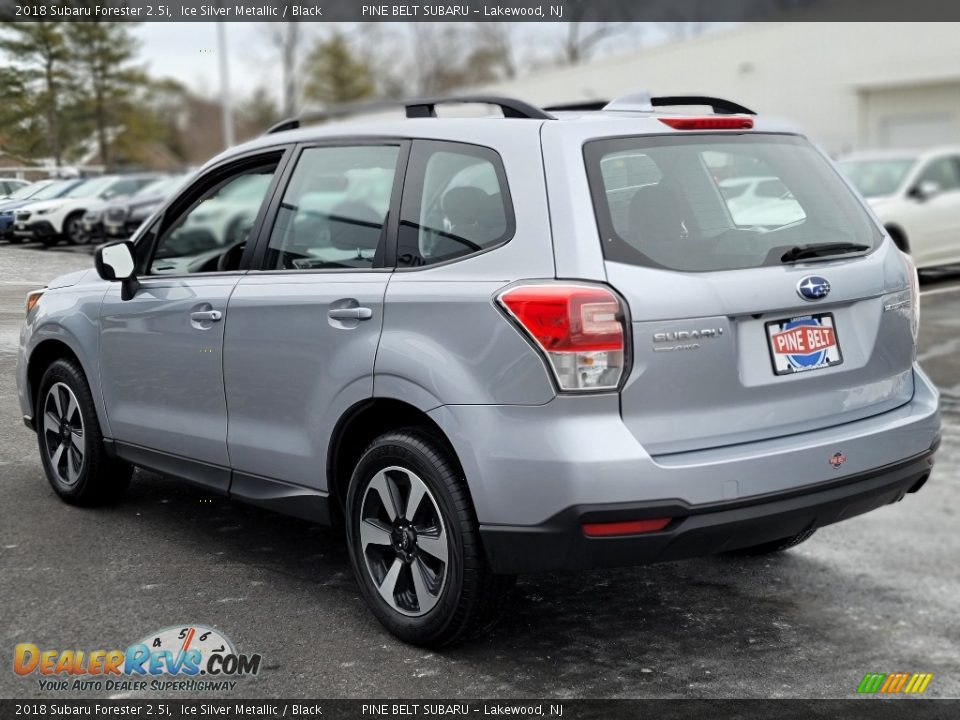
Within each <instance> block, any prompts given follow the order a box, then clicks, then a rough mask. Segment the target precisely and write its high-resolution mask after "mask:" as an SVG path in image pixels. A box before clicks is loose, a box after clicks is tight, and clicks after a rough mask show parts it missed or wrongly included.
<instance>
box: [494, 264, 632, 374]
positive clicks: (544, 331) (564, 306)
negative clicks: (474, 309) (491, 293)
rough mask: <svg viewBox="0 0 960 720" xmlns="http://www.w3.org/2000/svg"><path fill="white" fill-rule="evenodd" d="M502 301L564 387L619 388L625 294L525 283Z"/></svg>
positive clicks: (582, 286) (505, 294) (510, 290)
mask: <svg viewBox="0 0 960 720" xmlns="http://www.w3.org/2000/svg"><path fill="white" fill-rule="evenodd" d="M497 302H499V303H500V305H501V306H502V307H503V308H504V309H505V310H506V311H507V312H508V313H509V314H510V315H511V316H512V317H513V318H514V319H515V320H516V321H517V323H519V325H520V327H522V328H523V330H524V331H525V332H526V333H527V335H529V336H530V339H531V340H533V341H534V342H535V343H536V344H537V345H538V346H539V347H540V349H541V350H542V351H543V353H544V355H546V357H547V360H548V361H549V362H550V367H551V368H553V372H554V376H555V377H556V379H557V384H558V385H559V386H560V389H561V390H614V389H616V387H617V386H618V384H619V383H620V378H621V375H622V374H623V359H624V337H625V335H626V329H625V327H624V318H623V313H622V310H621V307H620V300H619V299H617V296H616V295H614V294H613V293H612V292H610V291H609V290H608V289H606V288H605V287H603V286H600V285H597V286H591V285H564V284H560V283H556V284H554V283H543V284H539V285H520V286H518V287H514V288H511V289H509V290H507V291H506V292H504V293H502V294H501V295H500V296H499V297H498V298H497Z"/></svg>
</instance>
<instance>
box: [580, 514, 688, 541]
mask: <svg viewBox="0 0 960 720" xmlns="http://www.w3.org/2000/svg"><path fill="white" fill-rule="evenodd" d="M671 519H672V518H650V519H648V520H624V521H620V522H600V523H584V524H583V534H584V535H586V536H587V537H613V536H615V535H641V534H643V533H648V532H656V531H657V530H663V529H664V528H665V527H666V526H667V525H669V524H670V520H671Z"/></svg>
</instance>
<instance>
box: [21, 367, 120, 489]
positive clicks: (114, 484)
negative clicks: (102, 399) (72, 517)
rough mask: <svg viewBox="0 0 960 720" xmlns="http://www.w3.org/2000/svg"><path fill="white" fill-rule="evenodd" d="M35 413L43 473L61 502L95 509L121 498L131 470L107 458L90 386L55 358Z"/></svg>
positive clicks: (84, 379) (78, 372)
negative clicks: (95, 506) (96, 506)
mask: <svg viewBox="0 0 960 720" xmlns="http://www.w3.org/2000/svg"><path fill="white" fill-rule="evenodd" d="M35 414H36V420H35V422H36V426H37V440H38V442H39V445H40V458H41V460H42V462H43V469H44V471H46V474H47V480H48V481H49V482H50V486H51V487H52V488H53V489H54V491H55V492H56V493H57V495H59V496H60V497H61V499H63V500H64V501H66V502H68V503H70V504H72V505H96V504H100V503H105V502H109V501H112V500H115V499H117V498H118V497H120V496H121V495H122V494H123V492H124V490H126V489H127V485H128V484H129V483H130V476H131V474H132V473H133V468H132V467H130V465H128V464H126V463H125V462H122V461H120V460H116V459H113V458H111V457H109V456H108V455H107V453H106V450H105V449H104V445H103V435H102V434H101V432H100V423H99V422H98V421H97V413H96V409H95V408H94V405H93V397H92V395H91V394H90V387H89V386H88V385H87V381H86V378H84V376H83V372H82V371H81V370H80V368H79V367H77V365H76V364H75V363H73V362H71V361H69V360H57V361H55V362H54V363H53V364H51V365H50V367H49V368H47V371H46V372H45V373H44V374H43V378H42V379H41V381H40V388H39V391H38V393H37V403H36V413H35Z"/></svg>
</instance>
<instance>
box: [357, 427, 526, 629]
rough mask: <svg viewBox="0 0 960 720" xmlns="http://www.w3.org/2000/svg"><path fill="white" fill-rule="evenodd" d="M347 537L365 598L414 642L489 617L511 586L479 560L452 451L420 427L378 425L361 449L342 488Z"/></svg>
mask: <svg viewBox="0 0 960 720" xmlns="http://www.w3.org/2000/svg"><path fill="white" fill-rule="evenodd" d="M347 538H348V545H349V550H350V560H351V562H352V564H353V570H354V574H355V575H356V578H357V582H358V583H359V585H360V588H361V591H362V593H363V596H364V599H365V600H366V602H367V604H368V605H369V606H370V608H371V610H373V613H374V615H376V617H377V619H378V620H379V621H380V622H381V623H382V624H383V625H384V627H386V628H387V630H389V631H390V632H391V633H393V634H394V635H396V636H397V637H398V638H400V639H401V640H404V641H405V642H408V643H411V644H413V645H419V646H423V647H433V648H435V647H442V646H445V645H450V644H453V643H456V642H460V641H463V640H467V639H469V638H471V637H474V636H476V635H478V634H479V633H481V632H483V631H484V630H486V629H487V628H490V627H492V626H493V625H494V624H495V623H496V621H497V619H498V618H499V616H500V613H501V611H502V608H503V606H504V604H505V601H506V599H507V598H508V597H509V594H510V589H511V588H512V586H513V582H514V578H513V577H512V576H500V575H494V574H493V573H492V572H491V571H490V570H489V568H488V567H487V564H486V559H485V557H484V554H483V548H482V546H481V543H480V535H479V531H478V529H477V523H476V520H475V517H474V510H473V506H472V504H471V502H470V497H469V493H468V492H467V488H466V484H465V482H464V480H463V479H462V473H461V471H460V469H459V464H458V463H457V461H456V458H455V457H454V456H453V453H452V452H451V451H450V450H449V449H448V448H447V447H446V446H445V444H444V443H443V442H442V441H441V440H440V439H438V438H436V437H434V436H433V435H432V434H430V433H427V432H425V431H423V430H421V429H419V428H411V429H407V430H400V431H396V432H390V433H387V434H385V435H382V436H380V437H379V438H377V440H375V441H374V442H373V443H372V444H371V445H370V447H369V448H367V450H366V452H365V453H364V454H363V457H362V458H361V459H360V462H359V463H358V464H357V467H356V469H355V470H354V472H353V476H352V478H351V479H350V486H349V488H348V490H347Z"/></svg>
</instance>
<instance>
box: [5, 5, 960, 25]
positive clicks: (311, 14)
mask: <svg viewBox="0 0 960 720" xmlns="http://www.w3.org/2000/svg"><path fill="white" fill-rule="evenodd" d="M0 19H2V20H15V21H25V22H46V21H51V20H52V21H56V20H67V21H95V20H111V21H121V22H122V21H128V22H192V21H197V22H209V21H211V20H213V21H220V22H250V21H255V22H291V21H292V22H470V23H475V22H648V21H650V22H663V21H668V22H674V21H680V22H742V21H756V20H778V21H797V22H816V21H908V20H914V21H934V20H936V21H945V20H960V3H958V2H953V1H951V0H912V1H911V2H904V1H903V0H713V1H712V2H703V0H466V1H465V2H451V3H448V4H443V3H438V2H430V1H424V0H414V1H412V2H377V1H376V0H374V1H373V2H363V1H362V0H316V2H311V0H272V1H271V0H266V1H264V2H259V1H258V0H173V1H170V0H162V1H161V2H135V1H131V0H35V1H33V2H31V1H30V0H0Z"/></svg>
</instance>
